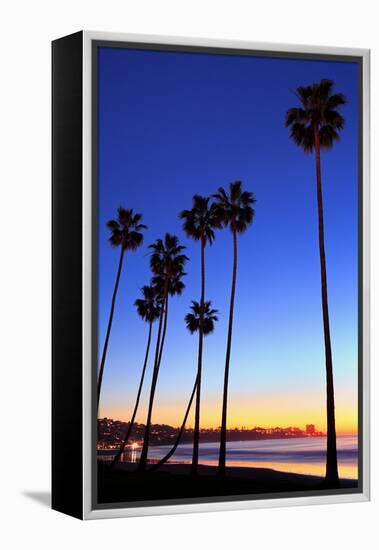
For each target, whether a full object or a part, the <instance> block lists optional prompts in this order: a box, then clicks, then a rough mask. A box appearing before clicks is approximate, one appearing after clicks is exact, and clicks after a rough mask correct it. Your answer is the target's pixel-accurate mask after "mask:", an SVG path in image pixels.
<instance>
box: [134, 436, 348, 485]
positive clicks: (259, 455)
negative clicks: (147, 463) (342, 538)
mask: <svg viewBox="0 0 379 550" xmlns="http://www.w3.org/2000/svg"><path fill="white" fill-rule="evenodd" d="M170 448H171V447H170V446H167V445H162V446H156V447H150V448H149V458H152V459H159V458H162V457H163V456H164V455H165V454H166V453H167V452H168V451H169V450H170ZM218 450H219V444H218V443H201V444H200V453H199V463H201V464H208V465H217V460H218ZM337 452H338V468H339V475H340V477H341V478H346V479H357V478H358V438H357V436H350V435H346V436H339V437H338V438H337ZM137 456H138V450H137ZM191 458H192V445H191V444H185V445H179V446H178V448H177V450H176V452H175V454H174V455H173V456H172V458H171V460H173V461H175V462H191ZM325 459H326V437H302V438H293V439H266V440H258V441H257V440H255V441H234V442H229V443H227V466H244V467H246V466H252V467H258V468H272V469H274V470H278V471H282V472H293V473H299V474H311V475H318V476H324V475H325Z"/></svg>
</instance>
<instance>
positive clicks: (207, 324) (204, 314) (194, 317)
mask: <svg viewBox="0 0 379 550" xmlns="http://www.w3.org/2000/svg"><path fill="white" fill-rule="evenodd" d="M217 313H218V310H217V309H212V308H211V302H210V301H208V302H204V308H203V311H201V306H200V304H199V302H196V301H195V300H192V306H191V313H187V315H186V316H185V318H184V320H185V322H186V325H187V328H188V330H189V331H190V333H191V334H194V333H195V332H197V331H199V330H200V325H201V323H202V329H203V334H204V336H205V335H207V334H211V333H212V332H213V331H214V324H215V322H216V321H218V317H217ZM201 318H202V321H201Z"/></svg>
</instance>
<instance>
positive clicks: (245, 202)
mask: <svg viewBox="0 0 379 550" xmlns="http://www.w3.org/2000/svg"><path fill="white" fill-rule="evenodd" d="M214 198H215V200H216V202H215V205H216V209H217V216H218V218H219V220H220V223H221V224H222V225H223V226H224V227H229V229H230V231H231V233H232V237H233V276H232V288H231V293H230V309H229V326H228V339H227V345H226V357H225V372H224V391H223V399H222V416H221V433H220V454H219V461H218V474H220V475H223V474H224V473H225V463H226V421H227V407H228V384H229V365H230V352H231V347H232V331H233V315H234V298H235V292H236V281H237V235H238V234H241V233H244V232H245V231H246V229H247V228H248V226H249V225H250V224H251V223H252V221H253V218H254V215H255V212H254V209H253V208H252V204H254V203H255V198H254V195H253V193H250V192H249V191H243V189H242V183H241V182H240V181H235V182H232V183H231V184H230V185H229V192H227V191H225V189H224V188H223V187H220V188H219V189H218V192H217V193H216V194H215V195H214Z"/></svg>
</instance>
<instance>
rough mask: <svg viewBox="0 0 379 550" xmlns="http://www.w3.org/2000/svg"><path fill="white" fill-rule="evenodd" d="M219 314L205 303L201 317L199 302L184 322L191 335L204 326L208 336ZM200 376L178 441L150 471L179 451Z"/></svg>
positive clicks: (204, 332)
mask: <svg viewBox="0 0 379 550" xmlns="http://www.w3.org/2000/svg"><path fill="white" fill-rule="evenodd" d="M217 313H218V311H217V309H212V308H211V302H205V303H204V311H203V314H202V315H201V306H200V304H199V303H198V302H192V306H191V313H188V314H187V315H186V316H185V318H184V320H185V322H186V325H187V328H188V330H189V331H190V332H191V334H193V333H194V332H199V331H200V327H201V325H202V332H203V335H204V336H207V335H208V334H211V333H212V332H213V331H214V324H215V322H216V321H218V317H217ZM199 376H200V373H199V370H197V373H196V379H195V384H194V386H193V390H192V393H191V397H190V400H189V402H188V405H187V409H186V412H185V414H184V418H183V422H182V425H181V426H180V430H179V432H178V435H177V436H176V440H175V443H174V445H173V447H172V448H171V449H170V451H169V452H168V453H167V454H166V455H165V456H164V457H163V458H162V459H161V460H160V461H159V462H157V463H156V464H154V465H153V466H152V467H151V468H150V470H149V471H153V470H156V469H157V468H159V467H160V466H162V464H164V463H165V462H167V461H168V460H169V459H170V458H171V457H172V455H173V454H174V453H175V451H176V449H177V447H178V445H179V443H180V440H181V437H182V435H183V432H184V429H185V426H186V423H187V419H188V414H189V412H190V410H191V406H192V401H193V398H194V396H195V392H196V390H197V389H198V383H199Z"/></svg>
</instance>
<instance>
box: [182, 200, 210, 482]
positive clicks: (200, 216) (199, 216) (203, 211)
mask: <svg viewBox="0 0 379 550" xmlns="http://www.w3.org/2000/svg"><path fill="white" fill-rule="evenodd" d="M209 200H210V199H209V198H208V197H201V196H200V195H194V196H193V198H192V209H191V210H183V211H182V212H181V213H180V215H179V217H180V218H181V219H182V220H183V229H184V231H185V233H186V235H187V237H190V238H191V239H194V240H195V241H200V247H201V294H200V304H199V311H200V313H199V314H200V316H201V315H202V313H201V312H202V310H203V306H204V300H205V247H206V245H207V243H208V244H209V245H212V243H213V241H214V239H215V234H214V229H215V228H216V227H219V224H218V218H217V217H216V216H215V206H214V205H213V204H211V205H209ZM194 303H195V302H194ZM203 334H204V332H203V329H202V323H201V322H200V324H199V344H198V360H197V370H198V376H197V380H198V386H197V392H196V410H195V427H194V443H193V455H192V472H193V473H194V474H195V473H196V471H197V465H198V462H199V437H200V402H201V370H202V362H203Z"/></svg>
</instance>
